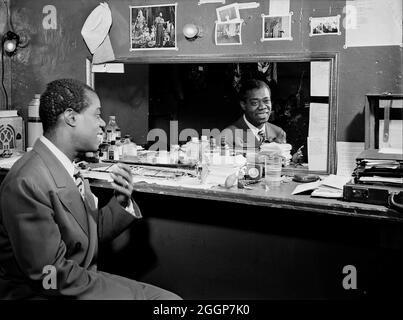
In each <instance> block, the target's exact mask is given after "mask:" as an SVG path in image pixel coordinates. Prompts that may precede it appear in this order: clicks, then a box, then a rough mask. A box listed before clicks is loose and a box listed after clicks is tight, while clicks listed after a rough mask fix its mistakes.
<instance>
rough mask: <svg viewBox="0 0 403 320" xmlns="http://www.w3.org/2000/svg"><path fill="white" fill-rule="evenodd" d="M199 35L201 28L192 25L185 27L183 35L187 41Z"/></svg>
mask: <svg viewBox="0 0 403 320" xmlns="http://www.w3.org/2000/svg"><path fill="white" fill-rule="evenodd" d="M198 33H199V28H197V26H195V25H194V24H192V23H188V24H185V25H184V26H183V34H184V36H185V37H186V38H187V39H193V38H195V37H196V36H197V34H198Z"/></svg>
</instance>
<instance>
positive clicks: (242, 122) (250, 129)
mask: <svg viewBox="0 0 403 320" xmlns="http://www.w3.org/2000/svg"><path fill="white" fill-rule="evenodd" d="M239 96H240V105H241V108H242V109H243V111H244V114H243V116H242V117H240V118H239V119H238V120H237V121H235V122H234V123H233V124H231V125H230V126H228V127H227V128H225V129H224V130H223V131H222V133H221V139H223V138H225V140H226V142H227V143H228V144H230V145H233V146H234V147H235V148H258V147H260V145H261V144H262V143H263V142H277V143H286V134H285V132H284V131H283V129H281V128H280V127H278V126H276V125H274V124H272V123H269V122H268V120H269V117H270V113H271V106H272V104H271V94H270V88H269V87H268V85H267V84H266V83H264V82H263V81H261V80H255V79H249V80H246V81H245V82H244V83H243V84H242V85H241V89H240V91H239Z"/></svg>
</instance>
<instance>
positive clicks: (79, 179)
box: [73, 169, 85, 199]
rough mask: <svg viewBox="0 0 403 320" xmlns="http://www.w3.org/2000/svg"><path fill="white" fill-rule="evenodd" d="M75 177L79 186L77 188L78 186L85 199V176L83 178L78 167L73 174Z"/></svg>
mask: <svg viewBox="0 0 403 320" xmlns="http://www.w3.org/2000/svg"><path fill="white" fill-rule="evenodd" d="M73 177H74V181H75V183H76V186H77V188H78V191H79V192H80V194H81V197H82V198H83V199H85V186H84V178H83V176H82V175H81V173H80V171H79V170H78V169H75V170H74V175H73Z"/></svg>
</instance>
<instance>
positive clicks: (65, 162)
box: [39, 136, 75, 179]
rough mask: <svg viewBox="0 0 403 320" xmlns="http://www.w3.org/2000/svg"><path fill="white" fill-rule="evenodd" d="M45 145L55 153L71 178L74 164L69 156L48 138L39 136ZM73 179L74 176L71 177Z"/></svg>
mask: <svg viewBox="0 0 403 320" xmlns="http://www.w3.org/2000/svg"><path fill="white" fill-rule="evenodd" d="M39 139H40V140H41V141H42V142H43V144H44V145H45V146H47V147H48V149H49V150H50V151H51V152H52V153H53V154H54V155H55V157H56V158H57V159H58V160H59V161H60V162H61V164H62V165H63V167H64V168H65V169H66V170H67V172H68V174H69V176H70V177H71V178H73V175H74V171H75V167H74V164H73V163H72V162H71V161H70V159H69V158H67V156H66V155H65V154H64V153H63V152H62V151H61V150H60V149H59V148H58V147H56V146H55V145H54V144H53V143H52V142H51V141H50V140H49V139H47V138H46V137H45V136H41V137H40V138H39ZM73 179H74V178H73Z"/></svg>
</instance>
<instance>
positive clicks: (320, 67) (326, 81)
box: [311, 61, 330, 97]
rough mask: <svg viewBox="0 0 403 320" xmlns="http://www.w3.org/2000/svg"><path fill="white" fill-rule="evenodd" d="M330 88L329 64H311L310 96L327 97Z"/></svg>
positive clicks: (314, 62) (320, 62)
mask: <svg viewBox="0 0 403 320" xmlns="http://www.w3.org/2000/svg"><path fill="white" fill-rule="evenodd" d="M329 87H330V62H328V61H312V62H311V96H315V97H328V96H329Z"/></svg>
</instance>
